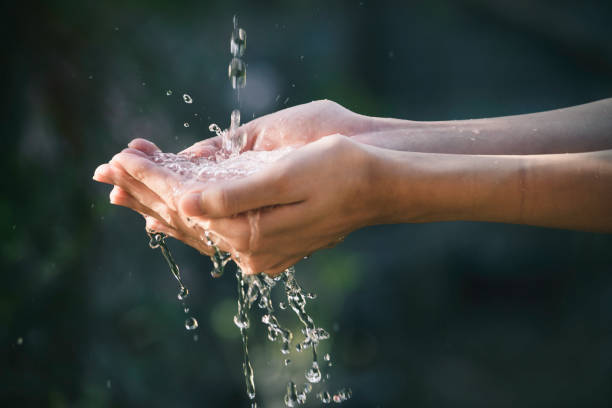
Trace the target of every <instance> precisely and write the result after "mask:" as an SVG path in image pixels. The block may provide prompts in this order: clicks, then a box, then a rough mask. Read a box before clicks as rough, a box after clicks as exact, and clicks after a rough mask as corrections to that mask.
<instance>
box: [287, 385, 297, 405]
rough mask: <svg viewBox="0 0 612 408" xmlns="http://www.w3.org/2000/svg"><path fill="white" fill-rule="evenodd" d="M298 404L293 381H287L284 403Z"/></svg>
mask: <svg viewBox="0 0 612 408" xmlns="http://www.w3.org/2000/svg"><path fill="white" fill-rule="evenodd" d="M297 404H298V397H297V388H296V386H295V383H294V382H293V381H289V383H287V392H286V393H285V405H286V406H288V407H295V406H296V405H297Z"/></svg>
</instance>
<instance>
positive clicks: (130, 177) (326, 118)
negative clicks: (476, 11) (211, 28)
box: [94, 100, 373, 253]
mask: <svg viewBox="0 0 612 408" xmlns="http://www.w3.org/2000/svg"><path fill="white" fill-rule="evenodd" d="M372 127H373V123H372V121H371V120H370V118H367V117H365V116H362V115H358V114H355V113H353V112H351V111H349V110H347V109H345V108H343V107H342V106H340V105H338V104H336V103H334V102H331V101H328V100H322V101H315V102H311V103H307V104H304V105H299V106H294V107H291V108H288V109H284V110H282V111H279V112H275V113H273V114H270V115H267V116H263V117H261V118H258V119H256V120H253V121H251V122H249V123H247V124H245V125H243V126H242V127H241V130H242V131H245V132H247V135H248V138H247V144H246V147H245V150H249V149H253V150H272V149H277V148H281V147H285V146H301V145H304V144H307V143H309V142H312V141H314V140H317V139H319V138H321V137H323V136H326V135H329V134H334V133H339V132H342V133H344V134H347V135H353V134H357V133H359V132H366V131H370V130H371V129H372ZM128 146H129V148H130V149H126V150H125V151H124V152H122V153H120V154H118V155H117V156H115V158H113V160H112V161H111V162H110V163H108V164H105V165H102V166H100V167H99V168H98V169H97V170H96V172H95V175H94V179H95V180H97V181H100V182H104V183H108V184H113V185H114V188H113V190H112V191H111V194H110V201H111V203H113V204H116V205H121V206H125V207H128V208H131V209H133V210H135V211H137V212H139V213H140V214H142V215H143V216H144V218H145V220H146V223H147V224H146V226H147V229H150V230H155V231H159V232H164V233H166V234H168V235H170V236H172V237H174V238H177V239H180V240H181V241H183V242H185V243H186V244H188V245H191V246H193V247H195V248H196V249H198V250H199V251H200V252H204V253H210V251H211V249H210V248H209V247H208V246H206V245H205V244H204V241H203V240H202V237H203V230H202V229H201V228H199V227H198V226H197V225H191V226H188V225H187V223H188V221H187V220H186V217H183V216H182V215H181V214H180V213H179V212H178V210H177V205H176V202H175V197H174V195H173V194H169V193H168V192H169V191H171V190H172V188H174V189H176V188H177V185H176V184H177V183H180V180H177V179H176V178H175V177H174V176H173V175H172V174H171V173H169V172H168V171H167V170H164V169H161V168H150V163H147V161H148V158H149V156H151V155H153V154H154V153H157V152H160V149H159V148H158V147H157V146H155V145H154V144H153V143H151V142H149V141H147V140H144V139H135V140H134V141H132V142H131V143H130V144H129V145H128ZM220 148H221V141H220V139H219V138H218V137H214V138H210V139H207V140H204V141H202V142H198V143H196V144H194V145H193V146H191V147H190V148H188V149H186V150H184V151H183V152H181V153H185V154H190V155H193V156H197V157H207V156H211V155H215V154H216V153H217V152H218V151H219V149H220ZM139 156H140V157H139ZM143 160H144V161H143ZM130 169H131V171H132V173H130ZM149 170H151V171H154V174H155V175H156V176H160V177H164V178H165V179H166V183H174V184H175V185H174V186H173V187H170V185H166V186H164V182H160V183H158V184H156V185H155V186H151V185H149V184H147V182H146V181H148V180H150V179H151V176H153V175H150V174H144V173H146V172H148V171H149ZM133 173H136V174H137V175H138V177H135V175H134V174H133ZM143 181H145V182H143ZM165 187H170V188H169V189H168V188H165ZM216 243H218V244H220V245H221V246H224V244H223V243H222V242H220V241H219V242H216Z"/></svg>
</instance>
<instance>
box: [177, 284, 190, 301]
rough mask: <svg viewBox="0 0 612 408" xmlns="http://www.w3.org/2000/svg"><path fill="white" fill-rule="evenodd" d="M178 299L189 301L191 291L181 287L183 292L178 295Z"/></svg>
mask: <svg viewBox="0 0 612 408" xmlns="http://www.w3.org/2000/svg"><path fill="white" fill-rule="evenodd" d="M176 297H177V298H178V300H185V299H187V298H188V297H189V289H187V288H186V287H184V286H181V290H180V291H179V293H178V295H176Z"/></svg>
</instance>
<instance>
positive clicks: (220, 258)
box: [148, 16, 351, 407]
mask: <svg viewBox="0 0 612 408" xmlns="http://www.w3.org/2000/svg"><path fill="white" fill-rule="evenodd" d="M233 22H234V29H233V31H232V37H231V41H230V52H231V54H232V60H231V62H230V64H229V67H228V76H229V78H230V82H231V85H232V88H233V89H234V91H235V96H236V105H237V108H236V109H234V110H233V111H232V113H231V117H230V119H231V120H230V127H229V129H227V130H221V129H220V128H219V126H217V125H215V124H211V125H210V126H209V130H210V131H211V132H215V133H216V134H217V136H219V137H220V139H221V141H222V143H221V145H222V149H221V152H218V153H217V154H215V155H214V156H210V157H198V156H194V155H188V154H178V155H176V154H170V153H160V152H158V153H155V154H154V155H153V156H152V160H153V161H154V162H155V163H157V164H158V165H160V166H162V167H164V168H166V169H168V170H170V171H172V172H173V173H175V174H177V175H179V176H181V177H180V179H181V185H180V186H179V187H180V188H179V191H176V193H177V194H179V193H180V192H181V191H184V189H186V188H188V187H189V186H190V185H191V184H193V183H196V182H202V181H205V182H213V181H218V180H231V179H235V178H240V177H245V176H248V175H250V174H253V173H255V172H257V171H260V170H261V169H263V168H265V167H266V166H267V165H269V164H270V163H273V162H275V161H277V160H279V159H280V158H282V157H283V156H285V155H286V154H288V153H290V152H291V151H292V150H294V149H293V148H290V147H287V148H284V149H278V150H274V151H257V152H255V151H247V152H243V153H242V154H241V153H240V152H241V151H242V150H243V149H244V147H245V145H246V141H247V135H246V133H245V132H244V131H243V130H241V129H240V110H239V105H240V94H239V90H240V88H243V87H244V86H245V85H246V64H245V63H244V61H243V60H242V59H241V57H242V56H243V55H244V53H245V50H246V31H244V30H243V29H242V28H239V27H238V19H237V17H236V16H234V21H233ZM183 99H184V101H185V102H186V103H192V99H191V97H190V96H189V95H187V94H184V95H183ZM253 213H254V212H253V211H251V212H249V217H251V216H253V215H256V214H253ZM148 234H149V237H150V242H149V246H150V247H151V248H160V250H161V252H162V254H163V256H164V258H165V259H166V262H167V263H168V266H169V268H170V271H171V273H172V275H173V276H174V277H175V278H176V280H177V281H178V283H179V289H180V290H179V294H178V296H177V297H178V299H179V300H181V301H184V300H185V299H186V298H187V297H188V296H189V291H188V290H187V288H186V287H185V286H184V285H183V282H182V280H181V275H180V272H179V268H178V266H177V265H176V263H175V262H174V259H173V258H172V255H171V254H170V251H169V249H168V247H167V246H166V243H165V239H166V235H164V234H162V233H159V232H154V231H148ZM203 235H204V236H203V240H204V242H205V243H206V244H207V245H208V246H209V247H210V248H211V249H212V252H213V254H212V255H211V260H212V263H213V270H212V271H211V275H212V276H213V277H215V278H218V277H220V276H222V275H223V271H224V269H225V266H226V265H227V263H228V262H229V261H231V260H232V258H231V256H230V254H229V253H227V252H223V251H221V250H220V249H219V248H218V247H217V246H216V245H215V243H214V240H213V235H212V234H211V233H210V232H209V231H204V234H203ZM236 283H237V291H238V302H237V306H238V310H237V314H236V315H235V316H234V324H235V325H236V326H237V327H238V329H239V330H240V335H241V337H242V346H243V357H244V360H243V365H242V368H243V374H244V379H245V384H246V394H247V396H248V397H249V399H251V400H253V402H252V404H251V407H257V403H256V402H255V401H254V399H255V397H256V390H255V375H254V370H253V367H252V365H251V362H250V358H249V349H248V335H247V330H248V328H249V327H250V320H249V310H250V309H251V307H252V305H253V304H255V303H256V304H257V306H258V308H259V309H261V310H262V312H263V315H262V317H261V322H262V324H264V325H265V326H266V328H267V331H268V334H267V338H268V340H269V341H271V342H276V341H279V342H280V352H281V354H282V355H288V354H289V353H290V351H291V342H292V340H293V337H294V336H293V333H292V332H291V331H290V330H288V329H286V328H284V327H283V326H281V325H280V323H279V321H278V318H277V317H276V314H275V309H274V306H273V303H272V296H271V293H272V289H273V288H274V287H275V286H276V285H277V284H278V283H282V284H283V287H284V294H285V296H286V300H285V301H282V302H280V303H279V308H280V309H286V308H290V309H291V310H292V311H293V312H294V313H295V315H296V316H297V318H298V320H299V321H300V322H301V324H302V326H303V328H302V333H303V334H304V339H303V340H302V341H300V342H298V343H297V344H296V345H295V349H296V351H297V352H302V351H304V350H306V349H308V348H312V364H311V366H310V367H309V368H308V369H307V370H306V371H305V378H306V380H307V381H308V382H306V383H305V384H304V387H303V389H302V391H298V388H297V386H296V384H295V383H294V382H293V381H289V383H288V384H287V390H286V394H285V397H284V402H285V405H286V406H288V407H294V406H297V405H298V404H304V403H305V402H306V399H307V395H308V394H309V393H310V392H311V391H312V384H319V383H320V382H321V379H322V378H323V374H322V372H321V368H320V367H319V363H318V360H317V347H318V345H319V342H320V341H323V340H326V339H329V333H328V332H327V331H325V330H324V329H323V328H321V327H317V326H316V324H315V323H314V321H313V319H312V318H311V317H310V315H309V314H308V313H307V311H306V304H307V299H316V294H314V293H310V292H306V291H304V290H303V289H302V288H301V286H300V285H299V283H298V282H297V280H296V279H295V269H294V268H293V267H290V268H288V269H286V270H285V271H284V272H282V273H281V274H280V275H278V276H276V277H274V278H272V277H269V276H267V275H266V274H263V273H262V274H259V275H247V274H245V273H243V271H242V270H241V269H240V268H237V270H236ZM183 307H184V308H185V312H186V313H187V312H188V311H189V308H187V307H186V306H185V305H184V304H183ZM197 327H198V322H197V320H196V319H195V318H194V317H188V318H187V319H186V321H185V328H186V329H187V330H194V329H196V328H197ZM196 336H197V335H194V339H196ZM330 359H331V357H330V356H329V354H326V355H325V356H324V360H325V361H330ZM284 361H285V366H287V365H289V363H290V362H291V360H289V359H285V360H284ZM326 378H329V374H327V375H326ZM350 396H351V392H350V389H349V390H348V391H347V390H345V389H342V390H340V391H338V392H337V393H336V394H334V395H333V399H332V396H331V395H330V393H329V392H328V391H322V392H319V393H318V394H317V397H318V398H319V399H320V400H321V402H323V403H329V402H331V401H332V400H333V401H334V402H342V401H344V400H346V399H348V398H350Z"/></svg>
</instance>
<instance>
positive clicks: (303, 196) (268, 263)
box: [179, 135, 378, 275]
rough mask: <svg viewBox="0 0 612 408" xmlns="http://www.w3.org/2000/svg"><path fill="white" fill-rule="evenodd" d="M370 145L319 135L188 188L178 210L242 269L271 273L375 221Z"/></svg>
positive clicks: (337, 136) (375, 198)
mask: <svg viewBox="0 0 612 408" xmlns="http://www.w3.org/2000/svg"><path fill="white" fill-rule="evenodd" d="M369 150H370V147H367V146H364V145H362V144H359V143H357V142H353V141H351V140H350V139H349V138H347V137H345V136H340V135H332V136H327V137H323V138H321V139H320V140H318V141H315V142H312V143H310V144H309V145H307V146H304V147H301V148H299V149H297V150H295V151H293V152H292V153H290V154H288V155H287V156H285V157H283V158H282V159H280V160H279V161H277V162H275V163H273V164H271V165H270V166H268V167H266V168H265V169H264V170H262V171H260V172H258V173H256V174H254V175H251V176H248V177H245V178H242V179H238V180H232V181H227V182H224V183H217V184H213V185H207V186H204V188H203V189H194V190H192V191H190V192H189V193H188V194H185V195H184V196H183V197H182V199H181V202H180V204H179V208H180V211H181V212H182V213H183V214H185V216H188V217H190V218H192V219H194V220H197V222H198V223H200V224H201V225H202V226H203V227H204V228H205V229H207V230H210V231H213V232H214V233H215V234H216V235H217V236H218V237H220V239H221V240H222V241H223V242H224V245H226V246H227V247H226V250H229V252H231V253H232V256H233V257H234V259H235V260H236V261H237V262H238V264H239V265H240V266H241V268H242V269H243V271H245V272H246V273H259V272H266V273H268V274H270V275H275V274H278V273H280V272H281V271H283V270H284V269H286V268H288V267H289V266H292V265H293V264H295V263H297V262H298V261H299V260H300V259H302V258H303V257H304V256H306V255H309V254H311V253H312V252H314V251H316V250H318V249H321V248H326V247H331V246H334V245H335V244H337V243H338V242H340V241H342V240H343V239H344V237H345V236H346V235H347V234H349V233H350V232H352V231H354V230H355V229H357V228H360V227H363V226H365V225H369V224H371V223H374V222H375V220H376V216H377V214H376V209H377V208H378V205H377V203H376V200H377V194H376V193H375V189H373V188H372V187H373V186H372V185H371V183H372V171H371V166H372V155H371V154H370V152H369Z"/></svg>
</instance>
